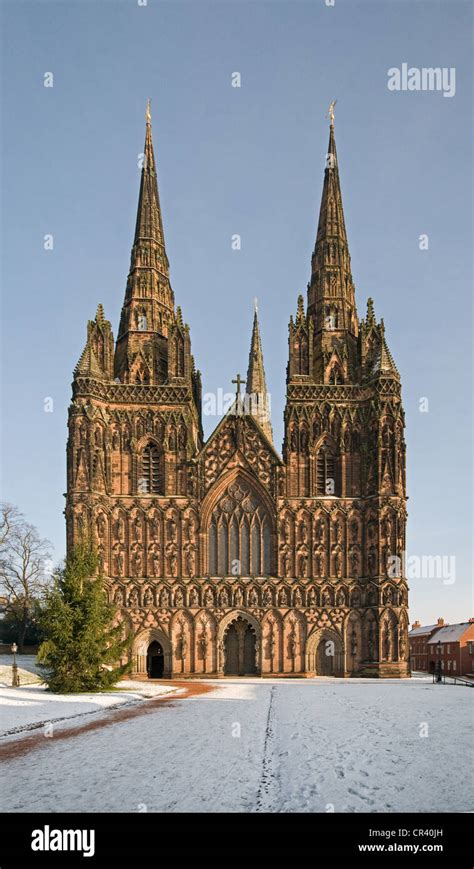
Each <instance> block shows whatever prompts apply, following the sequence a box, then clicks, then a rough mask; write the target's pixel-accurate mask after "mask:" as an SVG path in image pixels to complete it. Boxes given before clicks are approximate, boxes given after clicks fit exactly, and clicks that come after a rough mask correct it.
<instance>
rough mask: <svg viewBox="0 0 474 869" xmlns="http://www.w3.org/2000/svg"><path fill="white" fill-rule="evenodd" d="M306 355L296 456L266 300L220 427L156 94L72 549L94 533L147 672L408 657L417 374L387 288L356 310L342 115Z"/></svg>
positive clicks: (369, 668)
mask: <svg viewBox="0 0 474 869" xmlns="http://www.w3.org/2000/svg"><path fill="white" fill-rule="evenodd" d="M287 363H288V364H287V378H286V390H287V392H286V408H285V435H284V443H283V450H282V454H281V455H280V454H279V452H278V451H277V450H276V449H275V446H274V444H273V435H272V426H271V421H270V418H269V413H268V407H269V401H268V395H267V389H266V383H265V370H264V363H263V352H262V345H261V339H260V330H259V322H258V316H257V312H255V317H254V324H253V332H252V336H251V338H250V354H249V365H248V372H247V377H246V381H245V388H243V386H244V382H242V381H241V379H240V377H237V381H238V382H237V394H236V399H235V402H234V404H233V406H232V408H231V409H230V411H229V412H228V413H227V414H226V415H225V416H224V417H223V419H222V420H221V421H220V423H219V424H218V426H217V428H216V429H215V431H214V432H213V433H212V434H211V435H210V437H209V438H208V440H204V436H203V429H202V421H201V377H200V373H199V371H198V370H197V369H196V367H195V363H194V358H193V356H192V353H191V340H190V331H189V327H188V325H187V324H186V323H185V322H184V319H183V316H182V312H181V309H180V307H177V306H176V304H175V298H174V293H173V290H172V288H171V284H170V279H169V264H168V258H167V255H166V249H165V240H164V232H163V220H162V213H161V206H160V200H159V194H158V185H157V174H156V165H155V156H154V151H153V142H152V130H151V118H150V113H149V110H147V119H146V139H145V151H144V165H143V169H142V173H141V184H140V193H139V203H138V213H137V221H136V228H135V236H134V240H133V247H132V254H131V263H130V272H129V275H128V279H127V284H126V290H125V298H124V303H123V307H122V314H121V318H120V325H119V328H118V333H117V338H116V341H115V342H114V338H113V334H112V329H111V325H110V323H109V322H108V321H107V320H106V319H105V316H104V312H103V310H102V306H101V305H99V307H98V309H97V313H96V316H95V319H94V320H91V321H89V323H88V327H87V341H86V346H85V348H84V351H83V353H82V355H81V358H80V360H79V362H78V364H77V366H76V368H75V371H74V380H73V387H72V388H73V395H72V403H71V405H70V409H69V423H68V425H69V438H68V445H67V468H68V470H67V503H66V522H67V545H68V550H71V548H72V547H73V546H74V544H75V543H76V542H77V541H78V540H79V539H80V538H81V536H83V535H84V534H89V535H92V536H93V538H94V540H95V542H96V546H97V549H98V553H99V559H100V564H101V571H102V573H103V576H104V583H105V586H106V589H107V593H108V595H109V598H110V600H111V601H113V602H114V603H115V604H116V606H117V619H119V620H120V621H121V622H122V623H123V627H124V631H126V632H127V633H129V634H131V635H132V637H133V644H132V647H131V652H130V654H131V658H132V664H133V668H134V672H135V673H137V674H141V675H143V676H144V677H145V676H146V675H148V676H149V677H151V678H153V677H174V678H184V677H193V676H194V677H200V678H203V677H206V676H207V677H216V676H226V675H228V676H239V675H261V676H270V675H272V676H282V677H284V676H293V677H295V676H301V677H311V676H315V675H328V676H329V675H336V676H342V677H344V676H346V677H347V676H355V675H357V676H368V677H378V678H380V677H400V676H408V675H409V663H408V662H409V649H408V639H407V636H408V633H407V632H408V613H407V607H408V590H407V584H406V580H405V579H404V577H403V575H402V570H403V552H404V549H405V525H406V489H405V441H404V413H403V408H402V402H401V385H400V377H399V373H398V371H397V368H396V366H395V363H394V361H393V358H392V356H391V354H390V351H389V349H388V346H387V341H386V337H385V328H384V323H383V321H382V320H381V321H377V319H376V316H375V312H374V306H373V303H372V300H371V299H369V301H368V305H367V313H366V316H365V317H364V318H362V319H359V318H358V315H357V310H356V302H355V291H354V284H353V280H352V274H351V263H350V255H349V248H348V241H347V236H346V228H345V223H344V213H343V207H342V198H341V190H340V181H339V166H338V160H337V153H336V143H335V135H334V117H333V115H332V116H331V124H330V131H329V147H328V154H327V161H326V169H325V173H324V183H323V192H322V201H321V207H320V215H319V223H318V228H317V235H316V242H315V247H314V251H313V255H312V260H311V275H310V281H309V283H308V290H307V299H306V303H305V300H304V299H303V296H299V298H298V300H297V305H296V313H295V316H294V317H291V318H290V324H289V352H288V360H287ZM282 368H283V360H282ZM241 389H242V391H241Z"/></svg>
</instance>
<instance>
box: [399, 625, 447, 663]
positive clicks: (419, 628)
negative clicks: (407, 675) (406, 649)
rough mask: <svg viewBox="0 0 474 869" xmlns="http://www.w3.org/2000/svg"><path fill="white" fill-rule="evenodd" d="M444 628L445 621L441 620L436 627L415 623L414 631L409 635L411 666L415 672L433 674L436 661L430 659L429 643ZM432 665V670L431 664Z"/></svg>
mask: <svg viewBox="0 0 474 869" xmlns="http://www.w3.org/2000/svg"><path fill="white" fill-rule="evenodd" d="M443 626H444V619H442V618H439V619H438V621H437V623H436V624H435V625H421V624H420V622H418V621H417V622H413V625H412V629H411V631H410V633H409V634H408V642H409V644H410V666H411V669H412V671H413V670H421V671H424V672H425V673H429V672H433V669H434V661H431V660H430V659H429V655H430V654H431V652H430V650H429V648H428V641H429V640H430V639H431V637H432V636H433V634H434V633H436V631H438V630H439V628H441V627H443ZM431 657H432V656H431ZM430 663H432V665H433V666H432V668H430V666H429V664H430Z"/></svg>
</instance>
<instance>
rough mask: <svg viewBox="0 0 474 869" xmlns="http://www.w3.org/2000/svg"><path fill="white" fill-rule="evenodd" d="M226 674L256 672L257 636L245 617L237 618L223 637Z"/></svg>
mask: <svg viewBox="0 0 474 869" xmlns="http://www.w3.org/2000/svg"><path fill="white" fill-rule="evenodd" d="M224 654H225V666H224V673H225V675H226V676H255V674H256V672H257V638H256V636H255V631H254V629H253V628H252V626H251V625H250V624H249V623H248V622H247V621H245V619H243V618H241V617H240V616H239V618H237V619H236V620H235V621H234V622H232V624H231V625H229V628H228V629H227V632H226V635H225V638H224Z"/></svg>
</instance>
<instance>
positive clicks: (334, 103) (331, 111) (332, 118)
mask: <svg viewBox="0 0 474 869" xmlns="http://www.w3.org/2000/svg"><path fill="white" fill-rule="evenodd" d="M336 103H337V100H333V101H332V103H331V105H330V106H329V111H328V118H329V121H330V125H331V127H333V126H334V108H335V106H336Z"/></svg>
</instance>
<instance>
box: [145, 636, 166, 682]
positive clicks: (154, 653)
mask: <svg viewBox="0 0 474 869" xmlns="http://www.w3.org/2000/svg"><path fill="white" fill-rule="evenodd" d="M164 666H165V656H164V654H163V648H162V646H161V644H160V643H158V642H157V641H156V640H154V641H153V642H152V643H150V645H149V646H148V651H147V656H146V670H147V673H148V677H149V678H150V679H159V678H160V677H161V676H162V675H163V670H164Z"/></svg>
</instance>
